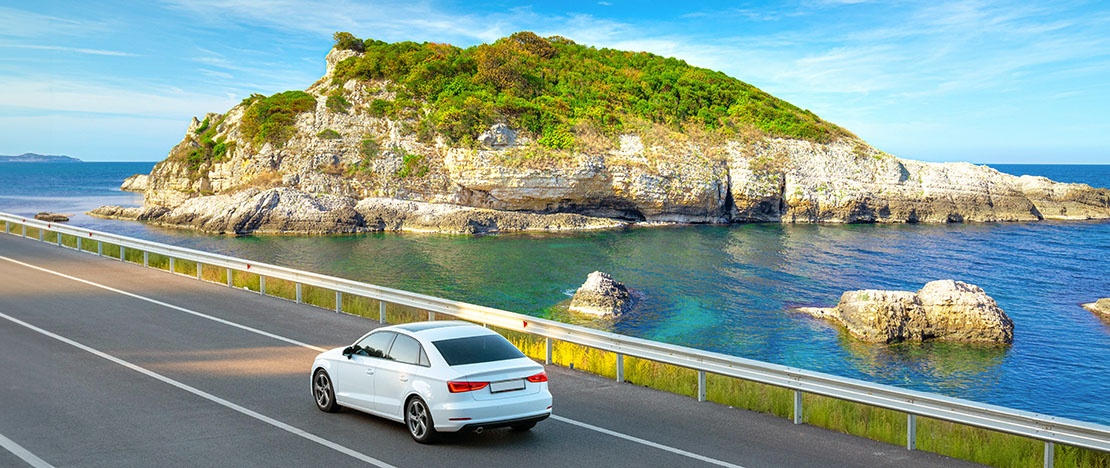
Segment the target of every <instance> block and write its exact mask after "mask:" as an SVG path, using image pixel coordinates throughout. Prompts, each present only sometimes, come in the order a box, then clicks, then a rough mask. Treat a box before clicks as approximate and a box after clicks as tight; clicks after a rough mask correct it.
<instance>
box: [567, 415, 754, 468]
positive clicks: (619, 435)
mask: <svg viewBox="0 0 1110 468" xmlns="http://www.w3.org/2000/svg"><path fill="white" fill-rule="evenodd" d="M551 419H554V420H556V421H562V422H565V423H567V424H571V425H574V426H578V427H581V428H583V429H589V430H591V431H595V432H600V433H602V434H607V435H611V436H613V437H616V438H619V439H624V440H627V441H630V442H635V443H637V444H641V445H646V446H648V447H653V448H657V449H659V450H663V451H667V452H671V453H673V454H676V455H682V456H684V457H689V458H693V459H695V460H700V461H703V462H706V463H711V464H714V465H718V466H727V467H729V468H744V467H742V466H740V465H734V464H732V463H729V462H726V461H721V460H717V459H716V458H709V457H707V456H704V455H698V454H696V453H693V452H687V451H685V450H682V449H677V448H674V447H671V446H667V445H663V444H659V443H655V442H652V441H650V440H645V439H641V438H639V437H635V436H630V435H628V434H624V433H620V432H617V431H611V430H609V429H606V428H604V427H598V426H594V425H592V424H586V423H584V422H581V421H575V420H573V419H569V418H564V417H562V416H556V415H554V414H552V415H551Z"/></svg>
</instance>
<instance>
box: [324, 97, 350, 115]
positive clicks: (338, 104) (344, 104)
mask: <svg viewBox="0 0 1110 468" xmlns="http://www.w3.org/2000/svg"><path fill="white" fill-rule="evenodd" d="M324 105H326V106H327V107H328V109H330V110H331V111H332V112H339V113H342V114H345V113H347V111H348V110H350V109H351V103H350V102H348V101H347V98H345V97H343V95H342V94H338V93H333V94H331V95H330V96H328V99H327V101H325V102H324Z"/></svg>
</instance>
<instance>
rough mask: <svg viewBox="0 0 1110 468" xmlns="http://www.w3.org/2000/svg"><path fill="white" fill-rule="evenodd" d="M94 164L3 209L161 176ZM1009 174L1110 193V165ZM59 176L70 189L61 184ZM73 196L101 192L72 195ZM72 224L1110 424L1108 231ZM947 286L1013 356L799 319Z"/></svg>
mask: <svg viewBox="0 0 1110 468" xmlns="http://www.w3.org/2000/svg"><path fill="white" fill-rule="evenodd" d="M86 165H97V164H96V163H85V164H82V165H64V167H58V166H52V167H50V168H49V169H46V168H41V169H35V168H32V169H27V170H31V171H40V172H39V173H38V174H37V175H35V176H34V177H28V175H29V174H27V173H23V174H22V175H21V176H19V177H12V176H11V174H10V173H9V172H8V169H7V167H6V166H2V165H0V211H5V212H16V213H28V214H31V213H32V212H33V211H36V210H39V208H34V209H30V208H28V207H26V206H24V204H25V203H27V202H26V201H27V200H33V201H34V204H35V205H36V206H37V207H43V206H46V207H49V206H50V204H51V203H58V204H59V205H63V206H89V207H90V208H91V207H95V206H98V205H100V204H104V203H105V202H103V201H102V199H105V198H108V199H116V200H118V199H120V197H121V196H122V197H124V198H126V197H127V196H128V195H127V194H120V193H119V192H118V190H115V191H113V186H114V187H118V185H119V182H120V181H122V180H123V178H124V177H126V176H127V175H130V174H131V173H133V172H146V171H149V167H150V165H151V164H150V163H146V166H141V165H136V166H127V167H124V166H119V167H111V168H109V167H104V168H102V169H103V170H100V169H96V170H93V169H89V168H85V169H82V170H85V171H89V174H86V176H80V177H76V179H77V180H81V179H83V178H85V177H87V178H88V179H95V180H97V181H98V182H95V183H92V182H89V183H78V182H73V180H74V179H65V178H66V177H71V176H73V174H72V173H68V171H71V170H73V169H71V168H72V167H74V166H86ZM143 167H145V169H143ZM996 167H997V168H999V169H1000V170H1003V171H1005V172H1010V173H1014V174H1019V175H1020V174H1034V175H1045V176H1049V177H1051V178H1054V179H1057V180H1068V181H1075V182H1084V183H1088V184H1091V185H1094V186H1102V187H1107V186H1110V166H1028V165H1026V166H996ZM109 169H111V170H109ZM67 174H68V175H67ZM93 174H95V175H93ZM109 174H116V175H109ZM54 177H58V180H56V181H54V182H50V180H54ZM113 177H118V178H116V179H114V180H113V179H112V178H113ZM74 185H76V186H83V187H86V188H82V189H79V190H72V188H73V186H74ZM51 187H54V188H51ZM113 203H115V202H113ZM135 203H136V204H137V203H138V201H135ZM117 204H126V203H117ZM45 210H47V211H60V210H59V209H52V208H45ZM74 223H77V224H81V225H85V226H88V227H91V228H94V229H100V230H105V231H110V232H117V233H121V234H125V235H131V236H135V237H141V238H146V239H151V240H156V241H160V242H166V243H170V244H175V245H181V246H186V247H191V248H197V249H202V250H208V251H214V252H219V253H224V254H228V255H234V256H239V257H244V258H248V259H253V260H257V261H263V262H268V263H275V264H278V265H284V266H290V267H295V268H302V269H307V270H312V271H317V272H322V273H327V274H331V275H336V276H342V277H347V278H353V279H357V280H362V281H367V282H370V283H376V284H381V285H385V286H391V287H396V288H402V289H407V290H412V291H418V292H422V293H427V294H432V295H437V296H442V297H447V298H451V299H456V300H462V301H467V302H472V303H476V304H482V305H489V306H493V307H498V308H502V309H507V310H513V311H517V312H521V313H526V314H531V315H536V316H545V317H553V318H556V319H561V320H571V321H576V322H578V323H582V324H585V325H588V326H594V327H597V328H602V329H606V330H611V331H615V332H618V333H623V334H628V335H633V336H640V337H644V338H649V339H654V340H660V341H665V342H670V343H676V344H681V345H686V346H691V347H695V348H701V349H708V350H713V351H718V352H723V353H728V354H732V355H736V356H743V357H747V358H752V359H759V360H763V361H768V362H774V363H778V364H784V365H789V366H795V367H800V368H805V369H811V370H816V371H821V372H827V373H831V374H836V375H842V376H847V377H853V378H859V379H864V380H868V381H873V382H881V383H885V384H891V385H897V386H900V387H905V388H913V389H918V390H925V391H933V392H938V393H942V394H946V395H951V396H956V397H961V398H967V399H971V400H975V401H981V402H987V403H993V404H998V405H1003V406H1008V407H1013V408H1019V409H1024V410H1029V411H1035V412H1040V413H1046V414H1051V415H1056V416H1065V417H1070V418H1075V419H1080V420H1086V421H1092V422H1098V423H1103V424H1110V402H1108V401H1107V400H1106V399H1105V396H1104V395H1105V393H1106V390H1107V389H1110V359H1107V357H1108V356H1110V321H1106V320H1103V319H1100V318H1099V317H1097V316H1095V315H1094V314H1092V313H1090V312H1088V311H1086V310H1084V309H1082V308H1081V307H1080V306H1079V304H1080V303H1082V302H1090V301H1093V300H1095V299H1097V298H1099V297H1108V296H1110V275H1107V274H1106V262H1107V259H1108V258H1110V255H1108V253H1110V222H1069V223H1064V222H1037V223H1005V224H994V223H991V224H985V223H984V224H957V225H847V226H843V225H798V226H792V225H777V224H767V225H763V224H747V225H735V226H684V227H665V228H633V229H625V230H619V231H603V232H589V233H579V234H560V235H533V234H512V235H497V236H483V237H467V236H452V235H417V234H369V235H360V236H343V237H245V238H229V237H218V236H207V235H201V234H195V233H190V232H183V231H174V230H166V229H158V228H152V227H148V226H145V225H142V224H140V223H133V222H121V221H105V220H97V219H94V218H88V217H87V216H77V217H75V219H74ZM594 270H602V271H606V272H609V273H612V274H613V275H614V276H615V277H616V278H617V279H618V280H620V281H622V282H624V283H625V284H627V285H628V286H629V287H631V288H633V289H634V290H637V291H638V292H639V293H640V294H641V295H642V299H641V301H640V302H639V303H638V304H637V306H636V308H635V309H634V310H633V311H632V312H631V313H629V314H628V315H627V316H626V317H624V318H621V319H619V320H616V321H591V320H588V319H582V318H574V317H569V316H568V315H567V314H566V313H565V311H563V310H562V309H561V307H565V302H566V301H567V300H568V299H569V294H570V293H571V292H573V290H574V289H575V288H577V287H578V286H579V285H580V284H581V283H582V282H583V281H584V280H585V278H586V275H587V274H589V273H590V272H591V271H594ZM944 278H953V279H958V280H962V281H966V282H969V283H973V284H976V285H979V286H981V287H982V288H983V289H985V290H986V291H987V293H988V294H990V295H991V296H992V297H994V298H995V299H996V300H997V301H998V303H999V305H1001V307H1002V308H1003V309H1004V310H1005V311H1006V313H1007V314H1009V315H1010V317H1011V318H1012V319H1013V320H1014V322H1015V339H1014V344H1013V345H1012V346H1008V347H1007V346H1001V347H999V346H974V345H959V344H899V345H875V344H866V343H861V342H859V341H856V340H853V339H851V338H849V337H847V336H845V335H844V333H843V332H841V331H840V330H838V329H836V328H834V327H831V326H829V325H828V324H826V323H824V322H822V321H819V320H815V319H812V318H810V317H807V316H804V315H800V314H797V313H793V312H791V311H790V310H791V308H793V307H796V306H830V305H833V304H834V303H835V302H836V301H837V299H838V298H839V296H840V294H841V293H842V292H843V291H845V290H851V289H862V288H893V289H905V290H916V289H918V288H920V287H921V286H922V285H923V284H924V283H926V282H928V281H932V280H935V279H944Z"/></svg>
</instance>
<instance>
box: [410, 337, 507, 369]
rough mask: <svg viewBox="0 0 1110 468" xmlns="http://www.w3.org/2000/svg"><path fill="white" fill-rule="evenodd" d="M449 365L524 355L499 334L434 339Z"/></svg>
mask: <svg viewBox="0 0 1110 468" xmlns="http://www.w3.org/2000/svg"><path fill="white" fill-rule="evenodd" d="M432 344H433V345H435V347H436V349H438V350H439V354H440V355H442V356H443V359H444V360H445V361H447V364H448V365H451V366H461V365H464V364H476V363H479V362H493V361H504V360H506V359H516V358H521V357H524V353H522V352H520V350H519V349H516V346H513V344H512V343H509V340H506V339H505V338H502V337H501V336H499V335H482V336H469V337H466V338H452V339H449V340H440V341H433V342H432Z"/></svg>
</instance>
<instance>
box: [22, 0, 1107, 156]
mask: <svg viewBox="0 0 1110 468" xmlns="http://www.w3.org/2000/svg"><path fill="white" fill-rule="evenodd" d="M5 3H6V5H7V6H0V90H2V91H0V154H6V155H13V154H22V153H24V152H35V153H42V154H66V155H70V156H74V157H77V158H81V159H83V160H86V161H158V160H161V159H163V158H165V156H166V154H167V153H168V151H169V150H170V148H171V147H173V146H174V145H175V144H176V143H177V142H179V141H180V140H181V137H182V136H183V135H184V132H185V129H186V127H187V126H188V123H189V120H190V119H191V118H192V117H193V116H202V115H204V114H205V113H206V112H225V111H227V110H228V109H229V108H231V107H232V106H233V105H235V104H236V103H238V102H239V101H240V100H242V99H243V98H244V97H246V96H249V95H250V94H251V93H262V94H267V95H269V94H273V93H275V92H279V91H286V90H290V89H304V88H306V87H308V86H309V85H310V84H312V82H314V81H315V80H317V79H318V78H320V77H321V76H322V75H323V72H324V55H325V54H326V53H327V51H328V50H329V49H330V47H331V46H332V44H333V41H332V34H333V33H334V32H336V31H349V32H351V33H353V34H354V35H356V36H358V37H362V38H367V37H372V38H375V39H381V40H384V41H389V42H394V41H403V40H412V41H417V42H424V41H430V42H448V43H451V44H454V45H457V46H460V47H467V46H471V45H475V44H479V43H483V42H491V41H494V40H496V39H498V38H500V37H504V36H507V35H509V34H512V33H513V32H516V31H523V30H529V31H534V32H536V33H537V34H539V35H541V36H551V35H560V36H565V37H568V38H570V39H572V40H574V41H575V42H578V43H580V44H585V45H592V46H596V47H610V48H617V49H625V50H634V51H649V52H653V53H656V54H659V55H663V56H672V57H678V58H680V59H683V60H685V61H687V62H688V63H690V64H692V65H697V66H702V67H706V68H711V69H715V70H720V71H723V72H725V73H727V74H728V75H730V76H733V77H736V78H739V79H741V80H744V81H746V82H748V83H751V84H753V85H755V86H757V87H759V88H762V89H763V90H765V91H767V92H769V93H771V94H773V95H775V96H778V97H780V98H783V99H786V100H788V101H790V102H792V103H794V104H796V105H798V106H799V107H802V108H806V109H810V110H812V111H813V112H815V113H817V114H818V115H820V116H821V117H822V118H824V119H826V120H829V121H832V122H835V123H837V124H839V125H841V126H843V127H846V128H848V129H849V130H851V131H853V132H855V133H856V134H857V135H859V136H861V137H862V138H864V139H865V140H867V141H868V142H870V143H871V144H872V145H874V146H876V147H878V148H879V149H882V150H884V151H887V152H889V153H892V154H895V155H898V156H901V157H905V158H910V159H920V160H926V161H971V162H976V163H1095V164H1110V32H1108V31H1110V4H1108V2H1105V1H1102V0H1098V1H1069V0H1063V1H1044V2H1021V1H1003V0H982V1H947V0H931V1H898V0H894V1H868V0H796V1H779V2H744V1H732V2H709V1H705V2H698V1H693V2H674V1H666V2H643V1H622V0H607V1H600V2H598V1H589V2H587V1H560V2H542V3H529V2H521V1H462V0H457V1H456V0H443V1H421V0H416V1H413V0H408V1H398V2H394V1H358V0H318V1H298V0H150V1H134V2H124V1H100V2H89V1H86V0H81V1H52V0H40V1H38V2H18V3H20V4H19V5H11V3H15V2H5Z"/></svg>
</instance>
